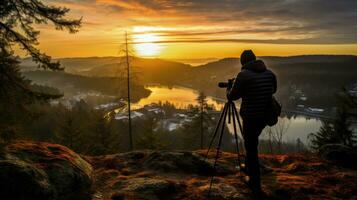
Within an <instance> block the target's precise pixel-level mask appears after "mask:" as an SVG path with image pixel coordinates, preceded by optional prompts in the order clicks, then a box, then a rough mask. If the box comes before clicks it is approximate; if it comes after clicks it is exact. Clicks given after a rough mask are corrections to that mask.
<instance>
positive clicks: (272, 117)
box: [265, 96, 282, 126]
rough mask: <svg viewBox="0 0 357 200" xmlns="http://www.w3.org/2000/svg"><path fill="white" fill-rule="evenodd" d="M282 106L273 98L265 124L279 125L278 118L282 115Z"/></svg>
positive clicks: (267, 111)
mask: <svg viewBox="0 0 357 200" xmlns="http://www.w3.org/2000/svg"><path fill="white" fill-rule="evenodd" d="M281 108H282V105H281V104H280V103H279V102H278V101H277V100H276V99H275V97H274V96H273V97H272V99H271V101H270V102H269V104H268V107H267V110H266V114H265V123H266V125H268V126H274V125H275V124H277V123H278V118H279V116H280V114H281Z"/></svg>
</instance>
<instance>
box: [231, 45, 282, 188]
mask: <svg viewBox="0 0 357 200" xmlns="http://www.w3.org/2000/svg"><path fill="white" fill-rule="evenodd" d="M240 61H241V64H242V70H241V72H239V73H238V75H237V78H236V79H235V81H234V83H233V86H232V88H228V89H227V97H228V99H229V100H237V99H240V98H242V104H241V109H240V115H241V116H242V119H243V133H242V134H243V138H244V146H245V149H246V154H247V155H246V162H245V163H246V169H247V174H248V176H249V181H248V185H249V187H250V188H251V189H252V190H253V192H261V184H260V167H259V158H258V138H259V135H260V134H261V132H262V130H263V128H264V127H265V126H266V122H265V116H266V110H267V107H268V105H269V102H270V101H271V99H272V95H273V94H274V93H275V92H276V89H277V81H276V76H275V75H274V73H273V72H272V71H270V70H268V69H267V68H266V66H265V64H264V62H263V61H261V60H257V59H256V57H255V55H254V53H253V51H251V50H245V51H244V52H243V53H242V55H241V57H240Z"/></svg>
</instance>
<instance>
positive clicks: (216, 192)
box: [198, 183, 248, 200]
mask: <svg viewBox="0 0 357 200" xmlns="http://www.w3.org/2000/svg"><path fill="white" fill-rule="evenodd" d="M198 189H199V190H200V191H201V192H202V193H203V194H204V195H205V196H207V199H221V200H225V199H229V200H235V199H236V200H238V199H247V198H248V196H247V195H244V194H242V193H240V192H238V191H237V189H236V188H235V187H233V186H231V185H228V184H225V183H214V184H213V185H212V188H211V191H210V195H209V197H208V193H209V185H205V186H202V187H200V188H198Z"/></svg>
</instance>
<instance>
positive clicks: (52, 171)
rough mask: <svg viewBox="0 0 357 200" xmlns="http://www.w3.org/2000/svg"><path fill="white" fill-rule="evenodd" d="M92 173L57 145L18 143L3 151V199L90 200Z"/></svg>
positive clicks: (0, 194) (0, 183) (0, 165)
mask: <svg viewBox="0 0 357 200" xmlns="http://www.w3.org/2000/svg"><path fill="white" fill-rule="evenodd" d="M92 182H93V170H92V167H91V165H90V164H88V163H87V162H86V161H85V160H84V159H82V158H81V157H80V156H79V155H78V154H76V153H74V152H73V151H72V150H70V149H68V148H66V147H64V146H61V145H57V144H50V143H40V142H28V141H17V142H14V143H12V144H9V145H7V146H5V147H3V148H2V149H1V153H0V199H3V200H6V199H9V200H10V199H15V200H16V199H26V200H42V199H43V200H57V199H61V200H69V199H78V200H82V199H83V200H84V199H90V198H91V185H92Z"/></svg>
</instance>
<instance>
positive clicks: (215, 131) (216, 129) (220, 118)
mask: <svg viewBox="0 0 357 200" xmlns="http://www.w3.org/2000/svg"><path fill="white" fill-rule="evenodd" d="M227 109H228V103H225V104H224V107H223V110H222V113H221V116H220V117H219V120H218V123H217V125H216V128H215V130H214V134H213V136H212V138H211V141H210V143H209V146H208V149H207V153H206V158H207V157H208V153H209V151H210V149H211V147H212V144H213V141H214V139H215V138H216V135H217V133H218V129H219V126H220V124H221V121H222V119H223V116H224V117H225V116H226V112H227ZM224 121H225V120H224Z"/></svg>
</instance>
